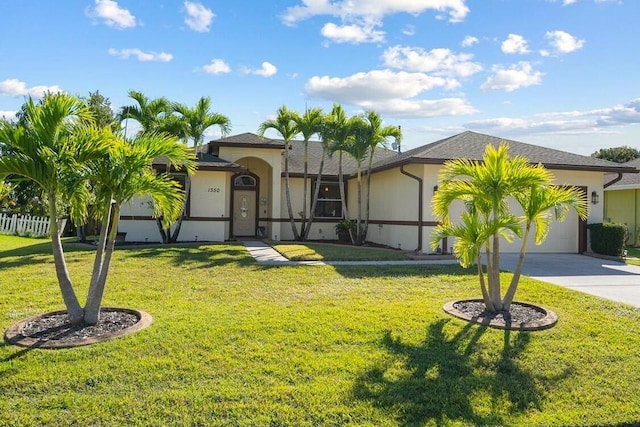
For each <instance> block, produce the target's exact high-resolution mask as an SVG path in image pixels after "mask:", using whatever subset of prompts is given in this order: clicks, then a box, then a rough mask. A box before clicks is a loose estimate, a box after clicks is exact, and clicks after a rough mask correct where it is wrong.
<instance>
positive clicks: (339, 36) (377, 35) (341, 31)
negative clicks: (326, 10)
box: [321, 22, 385, 44]
mask: <svg viewBox="0 0 640 427" xmlns="http://www.w3.org/2000/svg"><path fill="white" fill-rule="evenodd" d="M321 33H322V35H323V36H324V37H326V38H328V39H330V40H333V41H334V42H336V43H353V44H360V43H379V42H383V41H384V36H385V32H384V31H377V30H374V26H373V25H357V24H352V25H336V24H334V23H332V22H329V23H327V24H325V25H324V27H322V30H321Z"/></svg>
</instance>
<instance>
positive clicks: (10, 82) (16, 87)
mask: <svg viewBox="0 0 640 427" xmlns="http://www.w3.org/2000/svg"><path fill="white" fill-rule="evenodd" d="M47 92H51V93H55V92H62V89H61V88H60V86H43V85H40V86H31V87H27V84H26V83H25V82H23V81H20V80H18V79H7V80H4V81H2V82H0V95H5V96H10V97H13V98H17V97H20V96H30V97H32V98H37V99H40V98H42V97H44V95H45V94H46V93H47Z"/></svg>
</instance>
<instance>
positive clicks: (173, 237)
mask: <svg viewBox="0 0 640 427" xmlns="http://www.w3.org/2000/svg"><path fill="white" fill-rule="evenodd" d="M184 186H185V187H186V188H185V196H184V203H183V204H182V213H181V214H180V217H179V218H178V221H176V228H174V230H173V233H171V229H170V228H169V229H168V230H167V233H168V234H170V237H169V243H175V242H177V241H178V236H179V235H180V229H181V228H182V220H183V219H184V217H185V215H186V214H187V203H189V197H191V177H190V176H189V175H187V176H186V178H185V179H184Z"/></svg>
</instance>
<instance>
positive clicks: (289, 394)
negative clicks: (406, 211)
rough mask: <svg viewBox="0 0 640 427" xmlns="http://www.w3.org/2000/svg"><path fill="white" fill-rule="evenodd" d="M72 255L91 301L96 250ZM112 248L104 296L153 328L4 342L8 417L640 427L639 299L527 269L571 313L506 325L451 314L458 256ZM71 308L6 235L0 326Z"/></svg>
mask: <svg viewBox="0 0 640 427" xmlns="http://www.w3.org/2000/svg"><path fill="white" fill-rule="evenodd" d="M66 248H67V255H68V261H69V268H70V270H71V273H72V277H73V278H74V279H75V281H76V282H77V284H82V286H81V288H82V291H81V292H80V296H81V297H82V298H83V299H84V293H85V292H86V284H87V282H88V280H89V274H90V267H91V262H92V255H93V251H92V250H91V249H88V248H80V247H76V246H74V245H69V244H67V246H66ZM114 257H115V259H114V262H113V266H112V273H111V275H110V278H109V282H108V285H107V292H106V295H105V305H106V306H117V307H128V308H137V309H142V310H145V311H147V312H149V313H151V315H152V316H153V318H154V323H153V325H152V326H151V327H150V328H148V329H146V330H143V331H141V332H138V333H136V334H133V335H130V336H127V337H124V338H120V339H116V340H112V341H107V342H104V343H101V344H98V345H95V346H90V347H79V348H75V349H66V350H38V349H22V348H19V347H14V346H10V345H6V344H4V343H3V344H0V393H1V395H2V398H1V399H0V425H15V426H29V425H56V426H57V425H97V426H103V425H104V426H107V425H114V426H115V425H214V426H215V425H220V426H228V425H238V426H256V425H257V426H262V425H271V426H343V425H352V426H363V425H364V426H421V425H439V426H442V425H444V426H448V425H451V426H463V425H510V426H517V425H522V426H548V425H556V426H573V425H588V426H596V425H598V426H600V425H616V424H625V423H633V422H638V421H640V370H638V369H637V367H638V366H640V351H638V349H639V348H640V309H635V308H632V307H629V306H626V305H622V304H616V303H612V302H608V301H605V300H602V299H599V298H596V297H592V296H588V295H584V294H581V293H577V292H573V291H570V290H567V289H563V288H560V287H556V286H553V285H548V284H545V283H542V282H537V281H534V280H530V279H526V278H525V279H523V281H522V283H521V285H520V288H519V291H518V292H519V293H518V295H517V296H516V299H518V300H522V301H529V302H534V303H537V304H540V305H543V306H545V307H548V308H549V309H551V310H553V311H555V312H556V313H557V314H558V315H559V317H560V320H559V323H558V325H557V326H556V327H554V328H552V329H550V330H546V331H541V332H534V333H519V332H511V333H508V332H504V331H500V330H494V329H486V328H482V327H479V326H471V325H469V324H466V323H465V322H463V321H460V320H457V319H453V318H451V317H449V316H447V315H446V314H445V313H444V312H443V311H442V305H443V304H444V303H445V302H447V301H449V300H452V299H456V298H463V297H475V296H478V293H479V288H478V285H477V283H476V277H475V276H474V275H473V274H472V273H471V271H472V270H470V271H464V270H462V269H460V268H459V267H457V266H451V265H449V266H408V267H407V266H384V267H371V266H340V267H332V266H282V267H264V266H260V265H258V264H256V263H255V262H254V261H253V259H252V258H251V257H250V256H249V255H248V253H247V252H246V250H245V249H244V247H243V246H242V245H239V244H209V245H207V244H193V245H179V246H173V247H172V246H167V247H137V248H118V249H117V250H116V253H115V256H114ZM505 274H506V273H505ZM61 308H62V303H61V297H60V296H59V291H58V287H57V283H56V281H55V273H54V268H53V262H52V257H51V255H50V244H49V243H48V242H47V241H44V240H36V239H27V238H18V237H12V236H0V327H1V328H2V329H3V330H4V329H6V328H7V327H8V326H9V325H10V324H12V323H14V322H16V321H17V320H20V319H23V318H25V317H28V316H31V315H35V314H38V313H42V312H45V311H51V310H57V309H61Z"/></svg>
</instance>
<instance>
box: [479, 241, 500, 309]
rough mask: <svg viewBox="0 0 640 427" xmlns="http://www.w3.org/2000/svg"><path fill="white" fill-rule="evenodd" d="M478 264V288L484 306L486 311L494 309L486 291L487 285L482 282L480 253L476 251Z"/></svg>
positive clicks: (482, 273)
mask: <svg viewBox="0 0 640 427" xmlns="http://www.w3.org/2000/svg"><path fill="white" fill-rule="evenodd" d="M476 264H477V266H478V279H479V280H480V290H481V291H482V300H483V301H484V306H485V307H486V309H487V310H488V311H495V310H494V309H493V303H492V302H491V298H489V292H487V286H486V284H485V282H484V272H483V271H482V255H481V253H480V252H478V259H477V261H476Z"/></svg>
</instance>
